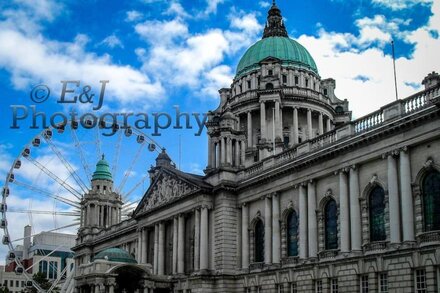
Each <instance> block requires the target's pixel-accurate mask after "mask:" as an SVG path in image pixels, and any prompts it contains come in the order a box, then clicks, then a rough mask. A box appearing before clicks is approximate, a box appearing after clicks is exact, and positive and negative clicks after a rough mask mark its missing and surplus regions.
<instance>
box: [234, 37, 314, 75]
mask: <svg viewBox="0 0 440 293" xmlns="http://www.w3.org/2000/svg"><path fill="white" fill-rule="evenodd" d="M269 57H272V58H277V59H280V60H281V64H282V66H292V67H298V68H305V69H309V70H312V71H314V72H315V73H316V74H318V68H317V67H316V63H315V60H313V58H312V56H311V55H310V53H309V52H308V51H307V49H306V48H304V47H303V46H302V45H301V44H300V43H298V42H297V41H295V40H292V39H290V38H288V37H279V36H275V37H266V38H263V39H262V40H260V41H258V42H257V43H255V44H254V45H253V46H252V47H250V48H249V49H248V50H247V51H246V53H245V54H244V56H243V57H242V58H241V60H240V63H239V64H238V67H237V77H238V76H241V75H243V74H246V73H247V72H249V71H251V70H254V69H257V68H259V67H260V64H259V63H260V62H261V61H263V60H264V59H266V58H269Z"/></svg>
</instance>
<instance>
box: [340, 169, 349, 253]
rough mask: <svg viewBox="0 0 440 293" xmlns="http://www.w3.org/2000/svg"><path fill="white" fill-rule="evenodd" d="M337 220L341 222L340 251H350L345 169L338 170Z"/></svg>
mask: <svg viewBox="0 0 440 293" xmlns="http://www.w3.org/2000/svg"><path fill="white" fill-rule="evenodd" d="M339 209H340V211H339V220H340V223H341V252H349V251H350V222H349V221H350V211H349V206H348V183H347V174H346V173H345V170H340V171H339Z"/></svg>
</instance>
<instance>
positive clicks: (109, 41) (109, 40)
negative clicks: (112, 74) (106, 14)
mask: <svg viewBox="0 0 440 293" xmlns="http://www.w3.org/2000/svg"><path fill="white" fill-rule="evenodd" d="M100 44H101V45H105V46H107V47H109V48H111V49H113V48H116V47H119V48H124V45H123V44H122V42H121V40H120V39H119V38H118V37H117V36H116V35H114V34H113V35H110V36H107V37H106V38H105V39H104V40H102V41H101V42H100Z"/></svg>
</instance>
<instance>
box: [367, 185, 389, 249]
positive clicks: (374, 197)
mask: <svg viewBox="0 0 440 293" xmlns="http://www.w3.org/2000/svg"><path fill="white" fill-rule="evenodd" d="M369 207H370V241H383V240H385V239H386V238H387V235H386V231H385V192H384V190H383V188H382V187H380V186H376V187H375V188H374V189H373V190H372V191H371V192H370V197H369Z"/></svg>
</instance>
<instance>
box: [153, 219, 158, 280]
mask: <svg viewBox="0 0 440 293" xmlns="http://www.w3.org/2000/svg"><path fill="white" fill-rule="evenodd" d="M158 261H159V224H156V225H154V262H153V270H154V274H155V275H157V269H158V266H159V262H158Z"/></svg>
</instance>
